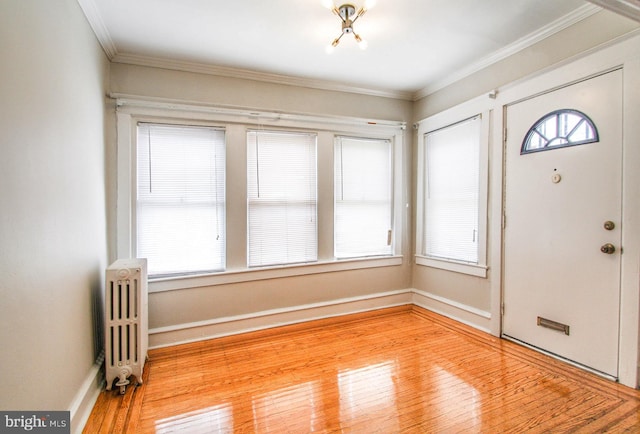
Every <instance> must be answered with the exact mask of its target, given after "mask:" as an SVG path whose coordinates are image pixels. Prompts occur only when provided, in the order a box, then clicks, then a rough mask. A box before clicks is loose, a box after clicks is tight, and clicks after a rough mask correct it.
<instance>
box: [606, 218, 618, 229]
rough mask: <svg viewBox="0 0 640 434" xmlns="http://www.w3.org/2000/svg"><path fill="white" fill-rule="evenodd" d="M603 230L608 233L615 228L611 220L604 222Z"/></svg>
mask: <svg viewBox="0 0 640 434" xmlns="http://www.w3.org/2000/svg"><path fill="white" fill-rule="evenodd" d="M604 228H605V229H606V230H608V231H612V230H614V229H615V228H616V224H615V223H614V222H612V221H611V220H607V221H606V222H604Z"/></svg>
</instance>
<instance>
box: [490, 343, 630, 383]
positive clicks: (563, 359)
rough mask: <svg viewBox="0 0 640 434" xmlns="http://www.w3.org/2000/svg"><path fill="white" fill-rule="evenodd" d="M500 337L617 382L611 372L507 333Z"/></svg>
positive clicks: (616, 378)
mask: <svg viewBox="0 0 640 434" xmlns="http://www.w3.org/2000/svg"><path fill="white" fill-rule="evenodd" d="M501 337H502V339H505V340H507V341H510V342H513V343H516V344H518V345H522V346H523V347H527V348H529V349H532V350H534V351H537V352H539V353H542V354H545V355H547V356H549V357H553V358H554V359H556V360H560V361H561V362H564V363H567V364H569V365H571V366H575V367H576V368H579V369H582V370H583V371H587V372H591V373H592V374H595V375H597V376H598V377H602V378H605V379H607V380H611V381H615V382H616V383H617V382H618V377H614V376H613V375H611V374H607V373H605V372H602V371H598V370H597V369H593V368H590V367H589V366H587V365H583V364H582V363H578V362H575V361H573V360H571V359H567V358H566V357H562V356H559V355H557V354H555V353H552V352H550V351H547V350H544V349H542V348H540V347H536V346H535V345H531V344H528V343H526V342H524V341H521V340H520V339H517V338H514V337H511V336H508V335H505V334H503V335H502V336H501Z"/></svg>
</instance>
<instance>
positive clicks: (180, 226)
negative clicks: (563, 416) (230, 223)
mask: <svg viewBox="0 0 640 434" xmlns="http://www.w3.org/2000/svg"><path fill="white" fill-rule="evenodd" d="M137 184H138V185H137V207H136V233H137V252H136V254H137V256H138V257H145V258H147V260H148V266H149V275H155V276H159V275H171V274H185V273H196V272H201V271H220V270H224V268H225V133H224V131H223V130H220V129H216V128H208V127H192V126H182V125H161V124H150V123H140V124H138V140H137Z"/></svg>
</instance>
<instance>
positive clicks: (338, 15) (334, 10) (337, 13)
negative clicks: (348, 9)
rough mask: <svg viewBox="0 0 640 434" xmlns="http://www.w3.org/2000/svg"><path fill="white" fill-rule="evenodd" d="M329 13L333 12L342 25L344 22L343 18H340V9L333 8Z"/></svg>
mask: <svg viewBox="0 0 640 434" xmlns="http://www.w3.org/2000/svg"><path fill="white" fill-rule="evenodd" d="M331 12H333V13H334V14H336V15H337V17H338V18H340V21H342V22H343V23H344V22H346V21H345V19H344V18H342V15H340V9H338V7H337V6H334V7H333V9H331Z"/></svg>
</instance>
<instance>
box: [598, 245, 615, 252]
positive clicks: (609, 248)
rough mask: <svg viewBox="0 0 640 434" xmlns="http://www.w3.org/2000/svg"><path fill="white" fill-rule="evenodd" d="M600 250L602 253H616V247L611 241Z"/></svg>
mask: <svg viewBox="0 0 640 434" xmlns="http://www.w3.org/2000/svg"><path fill="white" fill-rule="evenodd" d="M600 251H601V252H602V253H606V254H607V255H613V253H615V251H616V247H615V246H614V245H613V244H611V243H607V244H605V245H603V246H602V247H600Z"/></svg>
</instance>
